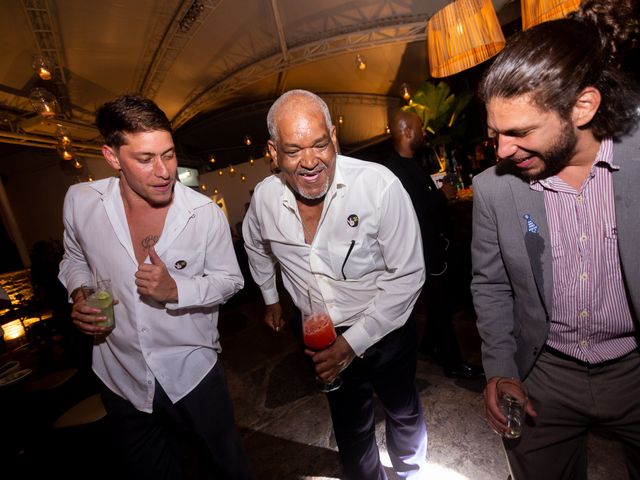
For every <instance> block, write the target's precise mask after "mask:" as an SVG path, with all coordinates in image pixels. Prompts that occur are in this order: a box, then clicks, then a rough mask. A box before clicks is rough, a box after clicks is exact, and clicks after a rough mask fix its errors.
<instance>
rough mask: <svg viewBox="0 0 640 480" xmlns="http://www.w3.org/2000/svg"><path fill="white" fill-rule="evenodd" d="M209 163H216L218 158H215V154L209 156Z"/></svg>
mask: <svg viewBox="0 0 640 480" xmlns="http://www.w3.org/2000/svg"><path fill="white" fill-rule="evenodd" d="M209 163H210V164H212V165H213V164H214V163H216V157H214V156H213V153H212V154H211V155H209Z"/></svg>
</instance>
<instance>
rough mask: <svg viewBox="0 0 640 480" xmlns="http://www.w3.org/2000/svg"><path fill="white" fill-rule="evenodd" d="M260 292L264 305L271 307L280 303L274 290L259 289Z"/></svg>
mask: <svg viewBox="0 0 640 480" xmlns="http://www.w3.org/2000/svg"><path fill="white" fill-rule="evenodd" d="M260 291H261V292H262V299H263V300H264V304H265V305H273V304H274V303H278V302H279V301H280V296H279V295H278V290H277V289H276V288H262V287H260Z"/></svg>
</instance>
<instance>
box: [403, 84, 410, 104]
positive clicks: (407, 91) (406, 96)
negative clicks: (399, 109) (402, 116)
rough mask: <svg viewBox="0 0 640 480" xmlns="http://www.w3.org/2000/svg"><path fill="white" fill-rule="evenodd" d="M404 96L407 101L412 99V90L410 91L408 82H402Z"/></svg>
mask: <svg viewBox="0 0 640 480" xmlns="http://www.w3.org/2000/svg"><path fill="white" fill-rule="evenodd" d="M402 98H404V99H405V100H407V101H408V100H410V99H411V92H410V91H409V87H408V85H407V84H406V83H403V84H402Z"/></svg>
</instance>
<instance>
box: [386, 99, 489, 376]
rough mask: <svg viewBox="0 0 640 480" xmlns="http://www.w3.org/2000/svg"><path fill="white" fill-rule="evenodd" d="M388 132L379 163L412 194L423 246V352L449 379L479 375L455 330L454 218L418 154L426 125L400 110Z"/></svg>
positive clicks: (412, 114) (422, 142) (480, 374)
mask: <svg viewBox="0 0 640 480" xmlns="http://www.w3.org/2000/svg"><path fill="white" fill-rule="evenodd" d="M390 128H391V138H392V140H393V150H392V151H391V152H390V155H389V156H388V157H387V158H385V159H384V160H383V161H382V162H381V163H382V164H383V165H385V166H386V167H387V168H389V170H391V171H392V172H393V173H394V174H395V175H396V176H397V177H398V179H399V180H400V182H402V186H403V187H404V189H405V190H406V191H407V193H408V194H409V198H410V199H411V203H412V204H413V208H414V209H415V212H416V216H417V217H418V223H419V224H420V232H421V234H422V246H423V248H424V259H425V269H426V272H427V279H426V283H425V288H424V289H423V290H422V294H421V297H422V298H423V299H424V306H425V309H426V316H427V323H426V328H425V332H424V333H423V336H422V340H421V344H420V350H421V351H422V352H424V353H428V354H430V355H431V356H432V358H433V359H434V360H435V361H436V362H438V363H440V364H441V365H442V368H443V371H444V373H445V375H446V376H448V377H456V378H478V377H481V376H482V374H483V372H482V369H481V368H480V367H478V366H476V365H470V364H468V363H465V362H464V361H463V359H462V355H461V354H460V347H459V345H458V340H457V339H456V335H455V332H454V330H453V307H454V299H453V298H452V296H451V289H452V283H451V278H450V277H451V271H450V269H449V268H448V261H447V254H448V251H447V250H448V246H449V244H450V238H449V237H450V232H451V227H450V222H451V218H450V212H449V206H448V205H447V198H446V197H445V195H444V193H442V192H441V191H440V190H439V189H438V188H437V187H436V185H435V183H434V181H433V179H432V178H431V176H430V175H428V174H427V173H426V172H425V171H424V169H423V168H422V166H421V165H420V164H419V163H418V160H417V158H416V153H417V152H418V151H419V150H420V149H421V147H423V145H424V131H423V129H422V121H421V120H420V117H419V116H418V115H417V114H415V113H413V112H404V111H399V112H398V113H396V114H395V115H394V117H393V119H392V121H391V124H390Z"/></svg>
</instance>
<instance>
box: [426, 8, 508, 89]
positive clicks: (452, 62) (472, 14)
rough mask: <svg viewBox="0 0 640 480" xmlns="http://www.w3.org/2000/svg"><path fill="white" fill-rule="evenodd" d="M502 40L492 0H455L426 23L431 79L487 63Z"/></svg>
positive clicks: (501, 45)
mask: <svg viewBox="0 0 640 480" xmlns="http://www.w3.org/2000/svg"><path fill="white" fill-rule="evenodd" d="M504 44H505V40H504V35H503V33H502V29H501V28H500V23H499V22H498V17H497V16H496V11H495V10H494V8H493V3H492V2H491V0H455V1H454V2H452V3H450V4H449V5H447V6H446V7H444V8H443V9H441V10H439V11H438V12H436V13H435V14H434V15H433V16H432V17H431V18H430V19H429V23H428V24H427V51H428V53H429V67H430V71H431V76H432V77H447V76H449V75H453V74H454V73H458V72H461V71H462V70H466V69H467V68H471V67H473V66H475V65H478V64H479V63H482V62H484V61H485V60H488V59H489V58H491V57H493V56H494V55H495V54H496V53H498V52H499V51H500V50H502V48H503V47H504Z"/></svg>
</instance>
